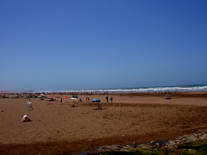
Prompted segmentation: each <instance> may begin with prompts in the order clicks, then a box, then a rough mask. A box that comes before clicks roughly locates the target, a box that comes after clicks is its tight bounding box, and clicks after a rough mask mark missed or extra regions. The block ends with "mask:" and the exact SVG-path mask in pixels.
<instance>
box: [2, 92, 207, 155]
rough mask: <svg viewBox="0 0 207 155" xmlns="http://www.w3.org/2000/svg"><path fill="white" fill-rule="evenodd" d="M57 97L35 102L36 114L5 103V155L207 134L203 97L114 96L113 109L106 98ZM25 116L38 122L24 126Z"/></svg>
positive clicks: (21, 102)
mask: <svg viewBox="0 0 207 155" xmlns="http://www.w3.org/2000/svg"><path fill="white" fill-rule="evenodd" d="M53 96H54V99H56V101H48V99H45V100H44V101H42V100H40V99H39V98H31V101H32V104H33V108H34V110H33V111H29V110H28V109H27V104H26V102H27V101H28V99H24V98H22V99H18V98H17V99H14V98H1V99H0V154H36V155H37V154H41V155H44V154H45V155H46V154H47V155H48V154H78V153H80V152H85V151H90V150H94V149H96V148H97V147H100V146H103V145H112V144H120V145H126V144H137V143H145V142H150V141H151V140H153V141H165V140H169V139H174V138H176V137H178V136H182V135H184V134H191V133H199V132H202V131H207V117H206V115H207V96H204V93H176V94H171V96H165V94H147V93H145V94H144V93H141V94H140V93H139V94H122V96H120V94H112V95H108V96H109V102H108V103H107V102H106V96H107V95H79V98H81V99H82V100H83V102H78V103H73V101H71V100H69V99H65V98H63V97H64V96H65V95H53ZM57 96H59V97H62V98H63V99H62V100H63V102H62V104H61V103H60V98H56V97H57ZM68 96H69V97H71V95H68ZM111 96H113V102H111V101H110V97H111ZM86 97H89V98H90V101H86V100H85V99H86ZM167 97H170V98H171V99H166V98H167ZM96 98H98V99H100V100H101V103H100V105H101V106H102V110H94V109H95V108H97V103H92V102H91V101H92V99H96ZM73 104H74V105H75V106H76V107H71V106H72V105H73ZM25 113H28V115H29V117H30V118H31V119H32V120H33V122H28V123H21V122H20V121H21V118H22V117H23V115H24V114H25Z"/></svg>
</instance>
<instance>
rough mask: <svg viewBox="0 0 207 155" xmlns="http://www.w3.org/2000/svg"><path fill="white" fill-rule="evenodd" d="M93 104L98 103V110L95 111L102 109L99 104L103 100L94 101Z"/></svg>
mask: <svg viewBox="0 0 207 155" xmlns="http://www.w3.org/2000/svg"><path fill="white" fill-rule="evenodd" d="M92 102H97V103H98V109H94V110H99V109H102V108H101V106H100V105H99V103H100V102H101V100H99V99H94V100H93V101H92Z"/></svg>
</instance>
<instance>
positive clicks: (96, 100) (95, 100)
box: [92, 99, 101, 102]
mask: <svg viewBox="0 0 207 155" xmlns="http://www.w3.org/2000/svg"><path fill="white" fill-rule="evenodd" d="M92 102H101V101H100V100H99V99H94V100H93V101H92Z"/></svg>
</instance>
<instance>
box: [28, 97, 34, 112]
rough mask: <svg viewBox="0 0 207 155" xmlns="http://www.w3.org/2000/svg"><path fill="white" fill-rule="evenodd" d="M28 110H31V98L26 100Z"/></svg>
mask: <svg viewBox="0 0 207 155" xmlns="http://www.w3.org/2000/svg"><path fill="white" fill-rule="evenodd" d="M27 105H28V110H33V107H32V102H31V99H29V101H28V102H27Z"/></svg>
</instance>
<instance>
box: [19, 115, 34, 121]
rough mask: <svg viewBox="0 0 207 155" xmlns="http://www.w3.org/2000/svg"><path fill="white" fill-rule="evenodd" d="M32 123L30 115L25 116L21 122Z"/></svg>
mask: <svg viewBox="0 0 207 155" xmlns="http://www.w3.org/2000/svg"><path fill="white" fill-rule="evenodd" d="M30 121H32V120H31V119H30V118H29V116H28V114H25V115H24V116H23V117H22V120H21V122H30Z"/></svg>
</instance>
